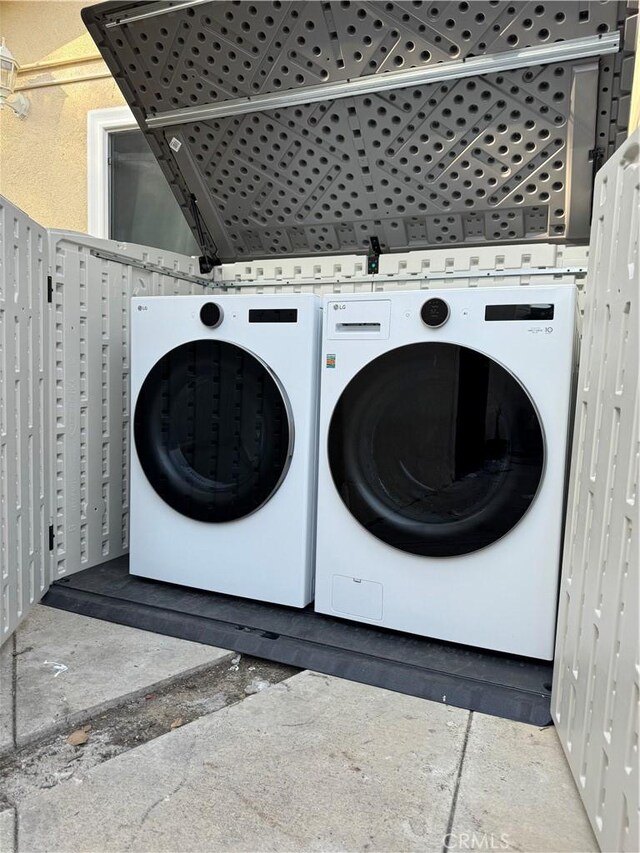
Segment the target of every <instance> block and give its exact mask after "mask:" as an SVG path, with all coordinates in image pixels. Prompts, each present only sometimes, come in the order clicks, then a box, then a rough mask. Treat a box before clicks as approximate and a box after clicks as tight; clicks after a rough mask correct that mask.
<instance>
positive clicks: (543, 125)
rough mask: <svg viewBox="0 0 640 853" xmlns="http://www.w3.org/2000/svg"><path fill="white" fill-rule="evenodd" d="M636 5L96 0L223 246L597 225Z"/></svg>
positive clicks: (167, 156)
mask: <svg viewBox="0 0 640 853" xmlns="http://www.w3.org/2000/svg"><path fill="white" fill-rule="evenodd" d="M626 16H627V7H626V4H624V3H619V2H605V3H586V2H574V3H566V2H546V3H535V2H513V3H509V2H472V3H469V2H460V3H458V2H456V3H451V2H443V3H438V2H432V3H422V2H404V3H384V2H277V0H276V2H255V3H252V2H246V0H245V1H244V2H208V3H203V2H192V3H180V2H178V3H162V4H154V3H151V4H149V3H146V4H142V3H133V4H132V3H126V4H123V3H106V4H101V5H99V6H95V7H90V8H89V9H87V10H85V12H84V19H85V22H86V23H87V26H88V27H89V30H90V32H91V33H92V35H93V37H94V39H95V40H96V43H97V44H98V47H99V48H100V50H101V52H102V54H103V55H104V57H105V59H106V61H107V63H108V64H109V67H110V69H111V71H112V73H113V74H114V76H115V78H116V80H117V82H118V84H119V85H120V87H121V89H122V91H123V93H124V95H125V97H126V99H127V101H128V103H129V104H130V106H131V107H132V109H133V111H134V114H135V115H136V118H137V120H138V121H139V123H140V125H141V127H142V128H143V130H145V133H146V135H147V138H148V140H149V142H150V144H151V147H152V150H153V152H154V154H155V156H156V157H157V158H158V160H159V162H160V164H161V166H162V168H163V170H164V172H165V174H166V175H167V177H168V179H169V181H170V182H171V184H172V186H173V189H174V192H175V194H176V196H177V197H178V200H179V201H180V203H181V205H182V207H183V210H184V212H185V215H186V217H187V219H188V221H189V223H190V225H191V227H192V230H193V231H194V234H195V235H196V237H197V239H198V241H199V244H200V245H201V246H202V248H203V252H205V253H206V254H210V255H212V256H214V257H215V258H217V259H218V260H220V261H234V260H238V259H242V258H256V257H266V256H273V255H282V256H284V255H309V254H334V253H340V252H353V251H356V250H357V251H362V250H363V249H366V248H368V247H369V245H370V239H371V237H375V238H377V239H378V240H379V242H380V247H381V249H382V251H393V250H397V251H400V250H406V249H420V248H428V247H437V246H444V245H450V244H465V243H466V244H475V243H482V242H486V241H490V242H496V241H507V242H508V241H518V240H523V239H524V240H545V241H548V240H554V239H555V240H566V239H572V240H587V239H588V233H589V212H590V207H591V186H592V178H593V171H594V157H595V163H596V165H597V164H598V163H600V162H602V161H603V160H604V159H606V158H607V157H608V156H609V154H610V153H612V151H613V150H614V149H615V147H616V145H617V144H618V143H619V141H620V139H621V138H622V137H623V136H624V135H625V132H626V126H627V120H628V111H629V97H628V92H630V88H631V77H632V66H633V54H632V52H631V51H632V47H633V44H632V42H631V47H630V48H629V50H626V49H625V48H624V24H625V19H626ZM633 20H635V18H634V19H631V18H629V20H628V21H627V29H628V30H630V29H631V28H630V26H629V22H630V21H633ZM619 27H621V28H622V29H621V34H622V38H623V49H622V50H621V51H620V52H618V53H616V54H610V55H607V56H602V57H600V58H597V57H595V58H588V59H581V60H576V61H566V62H562V63H556V64H545V65H536V66H528V67H522V68H518V69H516V70H513V69H512V70H507V71H504V72H494V73H486V74H483V75H482V76H475V77H471V78H463V79H457V80H450V81H448V82H433V83H428V84H424V85H417V86H412V87H410V88H401V89H391V90H385V91H379V92H374V93H368V94H364V95H354V96H350V97H346V98H342V99H337V100H336V99H334V100H325V101H322V102H316V103H307V104H302V105H287V103H286V97H285V98H284V99H283V103H282V104H281V105H279V106H278V108H276V109H269V110H266V109H263V111H260V110H259V109H256V111H252V112H249V113H245V114H242V115H239V114H235V115H227V116H224V117H216V118H194V119H192V120H191V121H188V122H185V123H182V122H181V123H175V122H173V123H172V121H173V120H172V118H171V116H170V114H171V113H172V112H173V111H176V110H180V109H186V108H197V107H199V106H205V105H211V104H213V105H215V104H218V105H220V104H224V103H227V102H229V103H231V102H233V101H236V100H237V99H241V98H246V97H247V96H256V95H258V96H260V95H265V94H267V93H271V94H282V93H287V92H290V93H292V94H294V93H296V92H299V91H300V90H304V88H305V87H309V86H317V85H318V84H323V83H336V82H339V81H346V80H354V79H357V78H363V77H367V76H369V75H384V74H385V73H386V72H388V71H399V70H402V69H407V68H417V67H428V66H435V65H437V64H438V63H442V62H448V61H451V60H461V59H465V60H470V59H471V58H473V57H479V56H485V55H486V56H489V55H492V56H495V55H501V54H505V53H506V52H508V51H513V50H519V49H522V48H526V47H532V46H540V45H545V44H546V45H548V44H551V43H553V42H560V41H568V40H572V39H576V38H582V37H586V36H597V35H602V34H604V33H611V32H614V31H616V29H618V28H619ZM629 39H630V36H629V35H628V38H627V41H629ZM165 113H166V114H167V119H166V121H164V120H163V119H162V116H163V115H164V114H165ZM149 121H151V122H152V124H151V125H149V124H148V123H147V122H149ZM158 122H161V124H160V125H158V124H157V123H158Z"/></svg>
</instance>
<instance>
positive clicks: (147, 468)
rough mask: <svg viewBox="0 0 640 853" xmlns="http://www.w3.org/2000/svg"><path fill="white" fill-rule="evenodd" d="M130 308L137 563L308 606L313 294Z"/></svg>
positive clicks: (159, 300)
mask: <svg viewBox="0 0 640 853" xmlns="http://www.w3.org/2000/svg"><path fill="white" fill-rule="evenodd" d="M131 314H132V322H131V325H132V328H131V338H132V355H131V398H132V415H133V417H132V430H131V523H130V571H131V573H132V574H134V575H139V576H142V577H147V578H154V579H157V580H162V581H169V582H171V583H176V584H183V585H186V586H190V587H196V588H199V589H205V590H213V591H216V592H221V593H227V594H230V595H238V596H245V597H249V598H256V599H260V600H262V601H270V602H275V603H278V604H287V605H292V606H295V607H303V606H305V605H306V604H308V603H309V602H310V601H311V599H312V597H313V555H314V532H315V528H314V519H315V494H316V491H315V490H316V476H315V472H316V456H317V447H316V441H317V397H318V372H319V371H318V353H319V342H320V328H321V302H320V300H319V298H318V297H316V296H313V295H300V294H296V295H291V296H285V295H271V296H263V295H255V296H254V295H247V296H245V295H238V296H236V295H221V296H169V297H150V298H137V299H133V300H132V312H131Z"/></svg>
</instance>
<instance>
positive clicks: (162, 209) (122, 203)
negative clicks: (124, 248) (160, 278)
mask: <svg viewBox="0 0 640 853" xmlns="http://www.w3.org/2000/svg"><path fill="white" fill-rule="evenodd" d="M88 137H89V146H88V153H89V158H88V202H89V229H88V230H89V233H90V234H92V235H93V236H94V237H104V238H109V239H113V240H119V241H122V242H126V243H139V244H141V245H145V246H154V247H155V248H159V249H167V250H168V251H171V252H178V253H180V254H184V255H198V254H200V249H199V248H198V245H197V243H196V241H195V239H194V237H193V235H192V233H191V229H190V228H189V226H188V224H187V222H186V220H185V218H184V216H183V215H182V211H181V209H180V205H179V204H178V202H177V201H176V199H175V198H174V196H173V193H172V191H171V188H170V186H169V184H168V182H167V180H166V178H165V177H164V175H163V174H162V171H161V169H160V166H159V165H158V163H157V161H156V159H155V157H154V156H153V154H152V153H151V149H150V148H149V145H148V143H147V141H146V139H145V138H144V135H143V133H142V131H141V130H139V128H138V126H137V124H136V122H135V119H134V118H133V115H132V113H131V111H130V110H129V109H128V108H126V107H125V108H119V107H118V108H115V109H106V110H92V111H91V112H90V113H89V115H88Z"/></svg>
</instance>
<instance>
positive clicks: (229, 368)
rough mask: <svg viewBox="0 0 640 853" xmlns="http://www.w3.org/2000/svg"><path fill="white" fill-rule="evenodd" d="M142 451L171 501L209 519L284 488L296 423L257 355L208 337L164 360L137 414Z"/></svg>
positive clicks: (234, 514)
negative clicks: (291, 421)
mask: <svg viewBox="0 0 640 853" xmlns="http://www.w3.org/2000/svg"><path fill="white" fill-rule="evenodd" d="M134 437H135V444H136V450H137V452H138V458H139V459H140V463H141V465H142V468H143V470H144V472H145V474H146V476H147V479H148V480H149V482H150V483H151V485H152V486H153V488H154V489H155V490H156V492H157V493H158V494H159V495H160V497H161V498H162V499H163V500H164V501H165V502H166V503H167V504H169V506H172V507H173V508H174V509H175V510H177V511H178V512H180V513H182V514H183V515H186V516H189V518H195V519H198V520H199V521H210V522H224V521H231V520H233V519H236V518H242V517H243V516H245V515H249V514H250V513H251V512H253V511H254V510H256V509H258V508H259V507H260V506H262V505H263V504H264V503H265V502H266V501H267V500H269V498H270V497H271V495H272V494H273V493H274V492H275V491H276V489H277V488H278V486H279V485H280V483H281V482H282V479H283V478H284V475H285V474H286V471H287V467H288V464H289V461H290V457H291V452H292V445H293V430H292V426H291V425H290V421H289V412H288V407H287V405H286V403H285V400H284V397H283V394H282V392H281V390H280V388H279V386H278V384H277V383H276V381H275V379H274V378H273V376H272V374H271V373H270V372H269V370H268V369H267V368H266V367H265V365H264V364H262V362H260V361H259V360H258V359H257V358H255V357H254V356H253V355H251V353H249V352H247V351H246V350H244V349H242V348H241V347H238V346H235V345H234V344H230V343H226V342H225V341H211V340H202V341H194V342H192V343H188V344H183V345H182V346H179V347H176V349H174V350H171V352H169V353H167V355H165V356H163V358H161V359H160V361H158V362H157V364H155V365H154V367H153V368H152V370H151V371H150V373H149V374H148V376H147V378H146V379H145V381H144V383H143V386H142V388H141V390H140V394H139V396H138V400H137V404H136V410H135V416H134Z"/></svg>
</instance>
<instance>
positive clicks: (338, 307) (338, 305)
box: [333, 302, 347, 311]
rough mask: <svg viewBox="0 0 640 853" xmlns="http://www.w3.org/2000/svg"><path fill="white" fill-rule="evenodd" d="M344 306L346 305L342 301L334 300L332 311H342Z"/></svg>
mask: <svg viewBox="0 0 640 853" xmlns="http://www.w3.org/2000/svg"><path fill="white" fill-rule="evenodd" d="M346 307H347V306H346V305H345V303H344V302H342V303H339V302H334V303H333V310H334V311H344V310H345V308H346Z"/></svg>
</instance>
